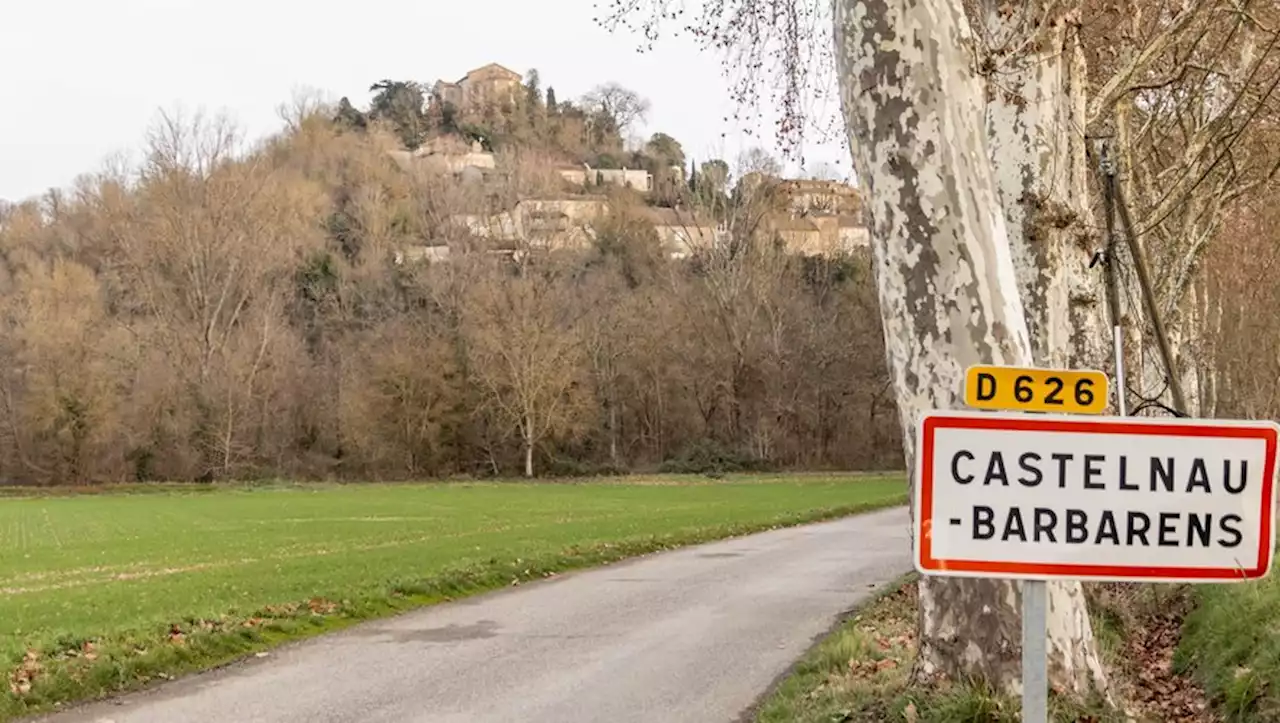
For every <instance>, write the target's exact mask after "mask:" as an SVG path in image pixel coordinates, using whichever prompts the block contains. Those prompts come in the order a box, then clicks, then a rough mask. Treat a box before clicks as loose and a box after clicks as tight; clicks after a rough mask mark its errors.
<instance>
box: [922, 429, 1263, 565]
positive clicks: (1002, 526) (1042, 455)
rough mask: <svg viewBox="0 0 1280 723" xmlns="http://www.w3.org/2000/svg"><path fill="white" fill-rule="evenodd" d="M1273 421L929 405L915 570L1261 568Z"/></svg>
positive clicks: (923, 436)
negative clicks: (1056, 414) (936, 409)
mask: <svg viewBox="0 0 1280 723" xmlns="http://www.w3.org/2000/svg"><path fill="white" fill-rule="evenodd" d="M1278 434H1280V427H1277V426H1276V425H1275V424H1272V423H1270V422H1231V421H1217V420H1197V421H1194V422H1193V421H1186V420H1173V419H1167V420H1166V419H1160V420H1155V419H1142V420H1139V419H1133V418H1112V417H1108V418H1102V419H1080V418H1065V417H1045V416H1038V415H1022V414H980V413H963V412H946V413H941V412H939V413H933V414H930V415H928V416H926V417H925V419H924V420H923V421H922V422H921V425H920V428H919V437H918V440H917V442H918V447H917V450H918V453H919V463H918V464H917V466H916V468H917V469H916V475H917V476H916V480H915V482H916V485H915V495H916V498H915V502H916V515H915V524H916V537H915V539H916V550H915V559H916V568H917V569H918V570H919V571H921V572H923V573H926V574H933V575H959V576H970V577H1016V578H1026V579H1049V578H1057V577H1063V578H1074V579H1096V580H1156V581H1170V582H1173V581H1191V582H1195V581H1200V582H1208V581H1215V580H1217V581H1227V580H1246V579H1257V578H1261V577H1264V576H1266V574H1267V572H1268V570H1269V569H1270V567H1271V551H1272V548H1273V546H1274V538H1275V528H1274V519H1273V517H1274V508H1275V501H1274V500H1275V465H1276V441H1277V436H1278Z"/></svg>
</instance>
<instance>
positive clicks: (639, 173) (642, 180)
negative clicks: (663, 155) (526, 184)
mask: <svg viewBox="0 0 1280 723" xmlns="http://www.w3.org/2000/svg"><path fill="white" fill-rule="evenodd" d="M556 173H558V174H559V175H560V177H561V178H563V179H564V180H565V181H566V182H567V183H570V184H572V185H574V186H581V187H584V188H585V187H587V186H605V185H610V186H622V187H624V188H634V189H635V190H637V191H639V192H641V193H649V192H650V191H652V190H653V174H651V173H649V172H648V171H646V170H644V169H643V168H592V167H591V166H588V165H586V164H585V163H584V164H583V165H581V166H575V165H572V164H563V165H560V166H556Z"/></svg>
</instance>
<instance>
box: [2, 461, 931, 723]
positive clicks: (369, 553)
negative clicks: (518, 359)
mask: <svg viewBox="0 0 1280 723" xmlns="http://www.w3.org/2000/svg"><path fill="white" fill-rule="evenodd" d="M905 491H906V488H905V485H904V484H903V481H902V478H901V477H894V476H880V477H856V476H851V475H805V476H797V477H781V476H779V477H757V478H731V479H728V480H721V481H709V480H706V479H702V478H688V479H680V478H650V479H646V480H639V481H627V480H625V479H624V480H621V481H609V482H601V483H577V484H546V483H543V484H523V483H474V484H471V483H468V484H436V485H359V486H336V485H327V486H305V485H292V486H289V485H282V486H277V487H263V488H253V487H246V488H220V489H214V490H208V491H194V490H175V489H162V490H160V491H150V492H139V493H134V494H100V495H73V496H58V497H52V496H29V497H12V496H11V497H4V498H0V654H3V656H4V662H3V663H0V665H3V667H4V668H5V674H6V676H7V677H8V682H9V685H8V686H7V690H5V689H0V719H3V718H6V717H12V716H14V715H17V714H21V713H24V712H29V711H32V710H37V709H42V708H47V707H48V706H49V705H51V704H53V703H55V702H59V701H65V700H74V699H78V698H84V697H90V696H94V695H99V694H101V693H104V692H109V691H113V690H123V689H127V688H131V687H135V686H136V685H137V684H139V683H142V682H145V681H147V680H148V679H151V678H154V677H163V676H164V675H169V674H176V673H182V672H187V671H190V670H195V669H199V668H202V667H206V666H208V665H212V664H216V663H219V662H224V661H226V660H228V659H231V658H234V657H236V656H238V655H243V654H245V653H248V652H252V651H254V650H260V649H263V648H266V647H268V646H269V645H271V644H273V643H276V642H279V641H281V640H286V639H290V638H296V637H301V636H304V635H308V634H312V633H314V632H319V631H321V630H325V629H331V628H333V627H337V626H341V625H343V624H347V623H349V622H351V621H355V620H359V619H364V618H368V617H373V616H377V615H385V614H389V613H392V612H396V611H398V610H403V609H408V608H410V607H413V606H416V605H421V604H425V603H430V602H433V601H438V600H441V599H446V598H449V597H453V596H457V595H460V594H465V593H469V592H475V591H478V590H483V589H489V588H494V587H498V586H505V585H509V584H511V583H512V582H515V581H519V580H529V579H534V578H538V577H542V576H545V575H548V574H551V573H553V572H555V571H558V570H565V569H570V568H574V567H581V566H585V565H589V564H594V563H600V562H606V561H610V560H615V559H619V558H621V557H625V556H627V555H632V554H639V553H643V552H648V551H652V550H655V549H661V548H663V547H668V546H673V545H676V544H686V543H691V542H698V541H702V540H707V539H712V538H716V537H723V536H727V535H731V534H736V533H741V532H748V531H752V530H757V529H762V528H765V527H769V526H772V525H780V524H792V523H797V522H803V521H807V520H815V519H821V518H824V517H832V516H835V515H839V514H847V513H851V512H856V511H858V510H860V509H870V508H874V507H882V506H886V505H890V504H898V503H903V502H905Z"/></svg>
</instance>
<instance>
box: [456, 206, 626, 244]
mask: <svg viewBox="0 0 1280 723" xmlns="http://www.w3.org/2000/svg"><path fill="white" fill-rule="evenodd" d="M608 213H609V203H608V200H607V199H605V198H603V197H600V196H557V197H544V198H526V199H523V200H521V201H520V202H519V203H517V204H516V205H515V206H514V207H513V208H511V209H509V210H506V211H502V212H499V213H495V214H456V215H454V216H453V217H452V218H451V220H452V222H453V223H454V224H455V225H457V226H459V227H461V228H463V229H465V230H466V231H467V232H468V233H470V234H471V235H472V236H476V237H478V238H482V239H486V240H488V241H491V242H493V243H495V244H500V245H507V246H513V247H514V246H521V245H527V246H532V247H535V248H545V249H553V250H564V249H584V248H587V247H588V246H590V245H591V242H592V240H593V234H592V230H591V224H592V223H593V222H594V221H596V220H597V219H600V218H603V217H604V216H605V215H606V214H608Z"/></svg>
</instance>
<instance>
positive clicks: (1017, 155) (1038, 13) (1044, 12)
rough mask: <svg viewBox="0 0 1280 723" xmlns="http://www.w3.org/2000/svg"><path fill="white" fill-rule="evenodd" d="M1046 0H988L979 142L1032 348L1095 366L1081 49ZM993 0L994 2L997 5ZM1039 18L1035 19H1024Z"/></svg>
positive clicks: (1059, 360)
mask: <svg viewBox="0 0 1280 723" xmlns="http://www.w3.org/2000/svg"><path fill="white" fill-rule="evenodd" d="M1053 4H1054V3H1053V2H1052V1H1051V0H1028V2H1027V3H1026V4H1025V6H1022V7H1020V8H1019V9H1018V10H1017V11H1010V10H1009V9H1008V8H1009V7H1010V6H1009V5H1008V4H1006V3H996V2H995V1H994V0H988V8H987V12H986V15H987V17H986V22H985V23H983V27H984V28H985V31H986V33H987V37H985V38H983V40H984V41H985V42H984V45H985V48H984V50H985V52H986V53H987V54H988V57H989V58H990V59H991V63H992V65H993V66H994V67H997V68H998V70H997V71H996V72H995V73H993V74H992V75H991V76H989V77H988V82H987V86H986V87H987V108H986V110H987V113H986V120H987V140H988V143H989V146H988V152H989V154H990V157H991V164H992V170H993V174H994V180H995V184H996V189H997V191H998V192H999V197H1000V203H1001V206H1002V208H1003V210H1004V215H1005V222H1006V224H1007V226H1008V230H1009V244H1010V249H1011V250H1012V253H1013V262H1014V271H1015V273H1016V274H1017V276H1018V288H1019V291H1020V293H1021V295H1022V303H1023V306H1024V308H1025V312H1026V317H1027V330H1028V333H1029V334H1030V337H1031V350H1032V356H1033V358H1034V360H1035V362H1036V363H1037V364H1041V365H1045V366H1052V367H1057V368H1067V367H1074V368H1082V367H1088V368H1097V367H1098V366H1099V365H1100V364H1102V363H1104V362H1105V361H1106V351H1107V348H1108V341H1109V339H1110V333H1109V331H1108V329H1107V328H1106V324H1105V321H1104V320H1103V318H1102V317H1103V307H1104V305H1103V303H1102V300H1103V290H1102V281H1103V277H1102V273H1101V270H1100V269H1094V270H1090V269H1089V261H1090V259H1091V257H1092V255H1093V252H1094V250H1095V249H1096V248H1097V246H1098V245H1099V239H1097V238H1096V236H1095V234H1094V232H1093V231H1092V230H1091V228H1092V221H1093V219H1092V218H1091V213H1090V206H1089V197H1088V194H1089V188H1088V175H1089V168H1088V156H1087V153H1086V150H1085V139H1084V134H1083V133H1082V132H1081V130H1080V129H1082V128H1083V127H1084V123H1085V110H1086V106H1087V103H1086V94H1085V91H1086V83H1087V77H1086V74H1085V58H1084V52H1083V51H1082V49H1081V47H1080V40H1079V37H1078V29H1077V24H1076V23H1075V21H1074V20H1075V19H1074V18H1073V17H1071V15H1070V14H1068V13H1066V12H1058V13H1056V14H1055V13H1054V12H1053V8H1052V7H1050V6H1052V5H1053ZM1001 6H1003V7H1001ZM1046 17H1047V18H1049V21H1048V22H1047V23H1045V24H1044V25H1043V26H1040V25H1037V24H1036V23H1035V22H1027V19H1028V18H1046Z"/></svg>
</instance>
